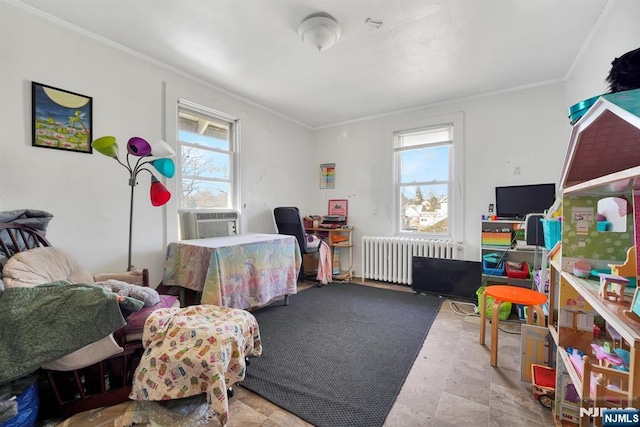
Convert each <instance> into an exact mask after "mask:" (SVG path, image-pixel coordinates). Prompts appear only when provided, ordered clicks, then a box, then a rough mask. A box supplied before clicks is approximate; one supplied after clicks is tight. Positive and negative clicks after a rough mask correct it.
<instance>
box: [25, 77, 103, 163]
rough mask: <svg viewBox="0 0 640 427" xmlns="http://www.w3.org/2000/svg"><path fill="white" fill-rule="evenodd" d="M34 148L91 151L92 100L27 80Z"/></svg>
mask: <svg viewBox="0 0 640 427" xmlns="http://www.w3.org/2000/svg"><path fill="white" fill-rule="evenodd" d="M31 97H32V103H31V111H32V128H33V139H32V143H31V145H32V146H34V147H45V148H55V149H58V150H66V151H77V152H81V153H89V154H91V153H92V152H93V149H92V148H91V141H92V139H91V135H92V132H91V130H92V126H93V114H92V109H93V99H92V98H91V97H90V96H86V95H80V94H79V93H74V92H69V91H68V90H64V89H58V88H55V87H52V86H47V85H44V84H42V83H36V82H31Z"/></svg>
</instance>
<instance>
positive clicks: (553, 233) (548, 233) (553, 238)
mask: <svg viewBox="0 0 640 427" xmlns="http://www.w3.org/2000/svg"><path fill="white" fill-rule="evenodd" d="M540 221H542V233H543V234H544V247H545V248H547V249H549V250H551V249H553V247H554V246H555V245H556V243H558V241H560V239H561V238H562V221H558V220H557V219H544V218H541V219H540Z"/></svg>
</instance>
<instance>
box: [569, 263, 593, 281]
mask: <svg viewBox="0 0 640 427" xmlns="http://www.w3.org/2000/svg"><path fill="white" fill-rule="evenodd" d="M573 274H574V275H576V276H578V277H581V278H583V279H586V278H588V277H589V276H590V275H591V264H589V262H588V261H585V260H583V259H579V260H577V261H576V262H574V263H573Z"/></svg>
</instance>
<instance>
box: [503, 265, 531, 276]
mask: <svg viewBox="0 0 640 427" xmlns="http://www.w3.org/2000/svg"><path fill="white" fill-rule="evenodd" d="M505 270H506V272H507V277H509V278H511V279H526V278H528V277H529V264H527V263H526V262H523V263H522V266H521V267H520V268H519V269H517V268H514V267H511V266H510V265H509V263H508V262H507V263H506V266H505Z"/></svg>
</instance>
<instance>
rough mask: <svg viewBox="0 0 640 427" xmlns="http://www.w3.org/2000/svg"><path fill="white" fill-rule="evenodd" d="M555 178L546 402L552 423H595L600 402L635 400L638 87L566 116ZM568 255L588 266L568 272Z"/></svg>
mask: <svg viewBox="0 0 640 427" xmlns="http://www.w3.org/2000/svg"><path fill="white" fill-rule="evenodd" d="M560 187H561V188H562V241H561V249H560V250H559V251H555V252H553V251H552V252H553V253H554V255H553V257H552V258H551V260H550V276H551V277H550V291H549V305H550V310H549V313H550V315H549V322H548V324H549V331H550V333H551V337H552V339H553V341H554V344H555V346H551V347H553V348H554V349H555V350H551V351H555V352H556V353H555V357H553V356H554V355H553V354H551V355H550V356H551V357H550V360H553V359H555V363H556V372H557V374H556V390H557V391H558V392H557V393H556V401H555V405H554V407H553V410H554V415H555V418H556V421H557V423H558V424H563V425H564V424H579V425H580V426H587V425H590V422H591V421H593V422H594V424H595V425H601V423H602V418H601V416H600V414H601V412H600V411H601V410H602V409H604V408H615V407H619V408H626V407H634V408H640V322H639V321H638V320H640V317H638V315H639V314H640V313H638V312H636V311H638V310H640V303H638V301H637V298H638V292H636V289H637V277H638V266H639V265H640V263H639V262H638V261H639V260H638V256H637V252H636V251H635V247H636V246H637V245H638V244H640V89H636V90H630V91H624V92H617V93H612V94H606V95H603V96H601V97H599V98H598V99H597V101H595V103H594V104H593V105H592V106H591V108H590V109H589V110H588V111H587V112H586V113H585V114H584V115H583V116H582V117H581V118H580V119H579V120H578V121H577V122H576V123H575V125H574V127H573V129H572V133H571V138H570V142H569V147H568V150H567V155H566V158H565V161H564V165H563V171H562V175H561V178H560ZM576 263H580V264H582V265H584V263H587V265H590V266H591V269H592V270H591V272H590V273H589V272H587V274H582V269H581V274H576V273H577V271H576V270H575V269H574V265H575V264H576ZM596 324H599V326H604V327H598V328H594V326H595V325H596ZM594 330H595V331H597V333H595V334H594ZM565 390H571V393H565V392H564V391H565Z"/></svg>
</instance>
